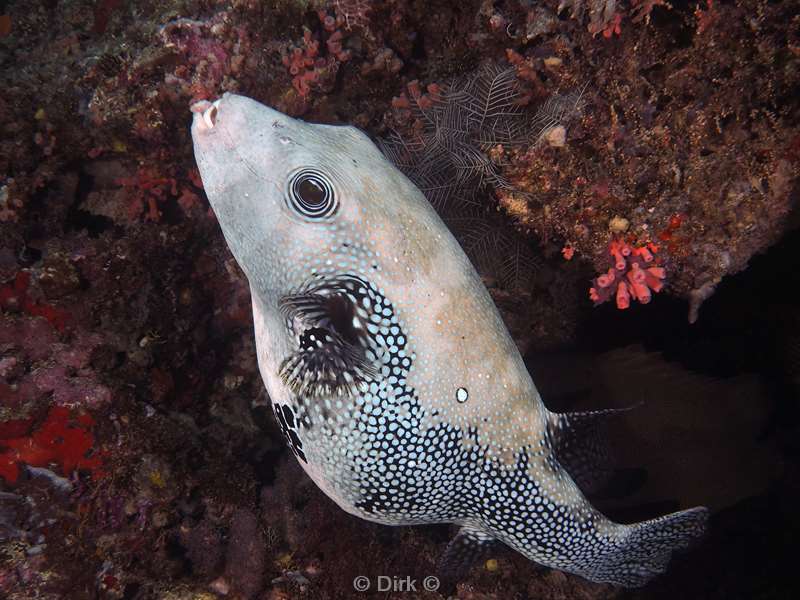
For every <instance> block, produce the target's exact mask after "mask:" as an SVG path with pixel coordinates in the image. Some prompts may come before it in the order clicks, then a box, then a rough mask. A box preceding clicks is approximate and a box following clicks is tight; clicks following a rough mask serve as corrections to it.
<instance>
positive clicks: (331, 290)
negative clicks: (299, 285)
mask: <svg viewBox="0 0 800 600" xmlns="http://www.w3.org/2000/svg"><path fill="white" fill-rule="evenodd" d="M351 287H352V284H351V282H348V281H344V282H342V281H334V282H329V283H327V284H320V285H317V286H316V287H314V288H313V289H310V290H307V291H305V292H303V293H300V294H293V295H290V296H285V297H284V298H282V299H281V302H280V307H281V310H282V311H283V313H284V314H285V315H286V319H287V325H288V326H289V328H290V330H291V331H292V332H293V333H294V334H295V336H296V340H297V345H298V349H297V350H296V351H295V352H293V353H292V354H290V355H289V356H288V357H287V358H286V359H285V360H284V361H283V362H282V363H281V366H280V369H279V375H280V377H281V379H282V380H283V382H284V383H285V384H286V385H288V386H289V387H290V388H291V389H292V391H293V392H294V393H295V394H297V395H299V396H302V397H305V398H315V397H322V396H332V395H339V394H350V393H354V392H357V391H358V390H359V389H360V388H361V387H362V386H363V385H364V384H365V383H366V382H367V381H369V380H370V379H372V378H374V377H375V376H376V374H377V369H376V367H375V364H374V356H370V354H369V353H368V352H367V350H366V344H365V339H366V335H365V331H366V330H365V323H364V317H363V314H361V313H362V312H363V311H361V310H359V308H358V305H357V297H356V296H355V293H356V290H353V289H351Z"/></svg>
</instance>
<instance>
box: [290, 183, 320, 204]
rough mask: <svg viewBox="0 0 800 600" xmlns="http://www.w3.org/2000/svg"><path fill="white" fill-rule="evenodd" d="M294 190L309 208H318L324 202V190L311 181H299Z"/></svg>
mask: <svg viewBox="0 0 800 600" xmlns="http://www.w3.org/2000/svg"><path fill="white" fill-rule="evenodd" d="M296 189H297V195H298V196H300V199H301V200H302V201H303V202H305V203H306V204H308V205H310V206H320V205H322V204H324V203H325V201H326V193H325V190H324V189H323V188H321V187H320V186H319V185H318V184H317V183H316V182H315V181H314V180H312V179H303V180H301V181H299V182H298V184H297V188H296Z"/></svg>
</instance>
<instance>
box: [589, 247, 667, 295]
mask: <svg viewBox="0 0 800 600" xmlns="http://www.w3.org/2000/svg"><path fill="white" fill-rule="evenodd" d="M657 252H658V247H657V246H656V245H654V244H646V245H642V246H638V247H634V246H631V245H629V244H628V243H626V242H625V241H623V240H612V241H611V243H610V244H609V245H608V253H609V255H610V257H611V259H612V261H613V266H612V267H611V268H609V269H608V271H607V272H606V273H603V274H602V275H599V276H598V277H597V278H596V279H595V280H594V281H593V282H592V284H593V285H592V287H591V288H589V298H590V299H591V300H592V301H593V302H594V304H595V306H597V305H598V304H602V303H603V302H607V301H609V300H611V298H614V300H615V301H616V304H617V308H619V309H626V308H628V307H630V305H631V299H633V300H636V301H638V302H639V303H641V304H647V303H648V302H650V299H651V297H652V294H651V292H656V293H657V292H660V291H661V290H662V288H663V287H664V282H663V280H664V279H665V277H666V271H665V270H664V268H663V267H661V266H658V265H657V264H655V262H656V259H655V254H656V253H657Z"/></svg>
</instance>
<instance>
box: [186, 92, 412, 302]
mask: <svg viewBox="0 0 800 600" xmlns="http://www.w3.org/2000/svg"><path fill="white" fill-rule="evenodd" d="M192 112H193V113H194V117H193V123H192V139H193V143H194V153H195V158H196V161H197V165H198V168H199V171H200V175H201V177H202V180H203V185H204V188H205V191H206V194H207V196H208V199H209V202H210V203H211V206H212V208H213V210H214V213H215V214H216V216H217V219H218V221H219V223H220V226H221V228H222V231H223V233H224V235H225V239H226V241H227V243H228V246H229V247H230V249H231V251H232V253H233V255H234V256H235V258H236V259H237V262H238V263H239V265H240V266H241V267H242V269H243V270H244V271H245V273H246V275H247V276H248V279H249V280H250V283H251V286H255V287H256V288H259V287H272V288H274V287H275V285H276V281H277V279H284V280H285V279H286V278H287V277H289V275H290V274H291V273H294V272H296V271H297V269H296V268H295V267H296V266H297V265H298V264H301V265H308V264H315V263H319V262H321V263H322V264H324V263H325V262H326V261H327V260H332V259H335V258H336V256H337V255H339V254H342V251H341V247H342V246H343V245H344V246H346V247H347V246H351V247H352V246H354V245H357V244H356V243H355V242H356V240H355V239H354V238H355V237H356V236H357V237H359V238H369V237H370V236H371V234H374V233H375V232H374V231H373V232H371V231H370V223H381V224H385V223H387V220H388V221H390V220H391V215H390V214H387V211H388V212H389V213H391V212H392V210H393V209H391V208H387V207H386V206H385V204H386V203H383V202H381V201H379V199H380V198H382V197H383V196H382V195H381V190H380V183H381V182H383V183H384V184H391V182H392V180H393V179H397V177H398V174H397V171H396V169H395V168H394V167H393V166H392V165H391V164H390V163H389V162H388V161H387V160H386V159H385V158H384V157H383V155H382V154H381V152H380V150H378V148H377V147H376V146H375V145H374V144H373V143H372V141H371V140H370V139H369V137H368V136H367V135H366V134H364V133H363V132H361V131H359V130H358V129H356V128H354V127H350V126H335V125H321V124H312V123H306V122H304V121H301V120H298V119H293V118H291V117H289V116H287V115H284V114H282V113H280V112H278V111H276V110H274V109H272V108H269V107H268V106H265V105H263V104H261V103H259V102H257V101H255V100H252V99H250V98H247V97H244V96H240V95H236V94H230V93H226V94H225V95H223V96H222V97H221V98H220V99H218V100H216V101H215V102H213V103H212V102H208V101H201V102H198V103H195V104H194V105H193V106H192ZM378 213H381V214H378ZM373 237H374V236H373ZM348 242H349V244H348ZM348 254H350V255H352V254H353V252H349V253H348ZM361 258H363V257H361ZM267 279H269V280H267ZM284 283H285V284H281V285H280V287H283V288H287V287H289V288H291V287H294V286H296V285H297V284H298V282H297V281H285V282H284ZM261 284H263V285H261Z"/></svg>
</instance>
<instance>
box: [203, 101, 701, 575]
mask: <svg viewBox="0 0 800 600" xmlns="http://www.w3.org/2000/svg"><path fill="white" fill-rule="evenodd" d="M192 111H193V112H194V117H193V123H192V138H193V143H194V153H195V158H196V161H197V165H198V168H199V170H200V175H201V177H202V180H203V185H204V187H205V191H206V194H207V196H208V199H209V201H210V203H211V206H212V208H213V210H214V212H215V214H216V216H217V218H218V220H219V224H220V226H221V228H222V232H223V234H224V236H225V240H226V241H227V244H228V246H229V248H230V250H231V252H232V253H233V255H234V257H235V258H236V260H237V262H238V264H239V265H240V266H241V268H242V270H243V271H244V273H245V275H246V276H247V279H248V281H249V284H250V290H251V294H252V306H253V322H254V329H255V340H256V349H257V353H258V366H259V371H260V373H261V376H262V378H263V380H264V384H265V386H266V389H267V391H268V393H269V396H270V399H271V401H272V403H273V408H274V411H275V415H276V417H277V419H278V421H279V422H280V425H281V428H282V430H283V432H284V434H285V436H286V438H287V440H288V443H289V445H290V446H291V448H292V451H293V452H294V454H295V455H296V457H297V459H298V461H299V462H300V464H301V465H302V467H303V468H304V469H305V471H306V473H308V475H309V476H310V477H311V479H312V480H313V481H314V482H315V483H316V484H317V485H318V486H319V487H320V488H321V489H322V490H323V491H324V492H325V493H326V494H327V495H328V496H329V497H330V498H332V499H333V500H334V501H335V502H336V503H337V504H338V505H339V506H340V507H341V508H343V509H344V510H345V511H347V512H349V513H351V514H353V515H356V516H358V517H361V518H363V519H367V520H369V521H374V522H377V523H384V524H388V525H415V524H432V523H453V524H456V525H458V526H460V529H459V531H458V533H457V535H456V537H455V538H454V539H453V540H452V541H451V542H450V544H449V545H448V546H447V548H446V550H445V552H444V554H443V556H442V558H441V560H440V573H441V574H442V575H443V576H445V577H449V578H454V577H455V578H457V577H461V576H463V575H464V574H465V573H466V571H467V569H468V568H469V566H470V564H471V563H472V562H473V561H474V560H475V558H476V557H478V556H480V555H481V554H483V553H484V551H485V549H486V548H487V547H488V546H489V545H490V544H492V543H494V542H498V541H499V542H502V543H503V544H505V545H507V546H509V547H510V548H512V549H514V550H516V551H517V552H520V553H521V554H523V555H524V556H526V557H527V558H529V559H530V560H532V561H535V562H537V563H540V564H542V565H546V566H548V567H552V568H555V569H560V570H563V571H568V572H570V573H575V574H577V575H580V576H582V577H584V578H586V579H589V580H591V581H596V582H607V583H611V584H616V585H620V586H628V587H635V586H641V585H644V584H645V583H646V582H647V581H649V580H650V579H651V578H652V577H654V576H655V575H657V574H659V573H661V572H663V571H664V570H665V568H666V566H667V563H668V561H669V560H670V557H671V555H672V553H673V551H674V550H676V549H680V548H685V547H687V546H688V545H689V544H690V543H691V542H692V541H693V540H694V539H695V538H698V537H699V536H701V535H702V533H703V532H704V530H705V526H706V521H707V517H708V511H707V509H706V508H704V507H696V508H692V509H689V510H684V511H681V512H676V513H672V514H669V515H666V516H662V517H658V518H655V519H652V520H649V521H643V522H640V523H634V524H629V525H624V524H620V523H615V522H613V521H611V520H610V519H608V518H606V517H605V516H604V515H603V514H601V513H600V512H599V511H598V510H597V509H595V508H594V507H593V506H592V505H591V504H590V503H589V502H588V500H587V499H586V497H585V496H584V494H583V493H582V491H581V489H580V487H579V485H578V484H576V481H578V482H580V481H581V480H584V481H586V480H588V479H590V478H591V476H592V473H593V472H594V471H595V470H598V469H600V468H602V465H597V464H596V462H597V459H598V454H597V453H596V452H595V445H594V442H595V441H596V436H595V435H594V433H593V432H594V431H595V427H594V425H595V424H596V423H597V422H598V421H601V420H602V419H603V418H605V416H606V414H607V412H608V411H597V412H589V413H566V414H556V413H552V412H550V411H548V410H547V408H546V407H545V406H544V404H543V402H542V399H541V397H540V395H539V393H538V391H537V389H536V386H535V385H534V383H533V381H532V379H531V377H530V375H529V374H528V371H527V369H526V368H525V365H524V363H523V360H522V357H521V356H520V353H519V351H518V350H517V347H516V346H515V344H514V342H513V340H512V339H511V336H510V335H509V333H508V331H507V329H506V327H505V326H504V324H503V321H502V320H501V318H500V314H499V313H498V311H497V309H496V307H495V306H494V303H493V302H492V300H491V297H490V296H489V294H488V292H487V290H486V288H485V287H484V285H483V283H482V281H481V279H480V277H479V276H478V274H477V273H476V271H475V269H474V268H473V266H472V264H470V262H469V260H468V258H467V257H466V255H465V254H464V252H463V251H462V249H461V247H460V246H459V244H458V242H457V241H456V240H455V238H454V237H453V236H452V235H451V233H450V232H449V231H448V229H447V227H446V226H445V224H444V223H443V222H442V220H441V219H440V218H439V216H438V215H437V213H436V212H435V211H434V209H433V208H432V207H431V205H430V204H429V202H428V201H427V200H426V198H425V197H424V195H423V194H422V192H420V191H419V189H417V188H416V187H415V186H414V184H413V183H412V182H411V181H409V180H408V179H407V178H406V177H405V176H404V175H403V174H402V173H401V172H400V171H399V170H398V169H397V168H396V167H395V166H394V165H392V164H391V163H390V162H389V161H388V160H387V159H386V158H385V157H384V156H383V155H382V154H381V152H380V150H378V148H377V147H376V146H375V145H374V144H373V143H372V141H370V139H369V137H367V135H366V134H364V133H362V132H361V131H359V130H358V129H356V128H354V127H349V126H331V125H319V124H311V123H306V122H303V121H301V120H297V119H293V118H290V117H288V116H286V115H284V114H282V113H280V112H278V111H276V110H273V109H271V108H269V107H267V106H264V105H262V104H260V103H258V102H256V101H254V100H252V99H249V98H246V97H244V96H240V95H234V94H230V93H228V94H225V95H224V96H222V98H220V99H218V100H216V101H215V102H213V103H211V102H208V101H201V102H198V103H195V104H194V105H193V106H192Z"/></svg>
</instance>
